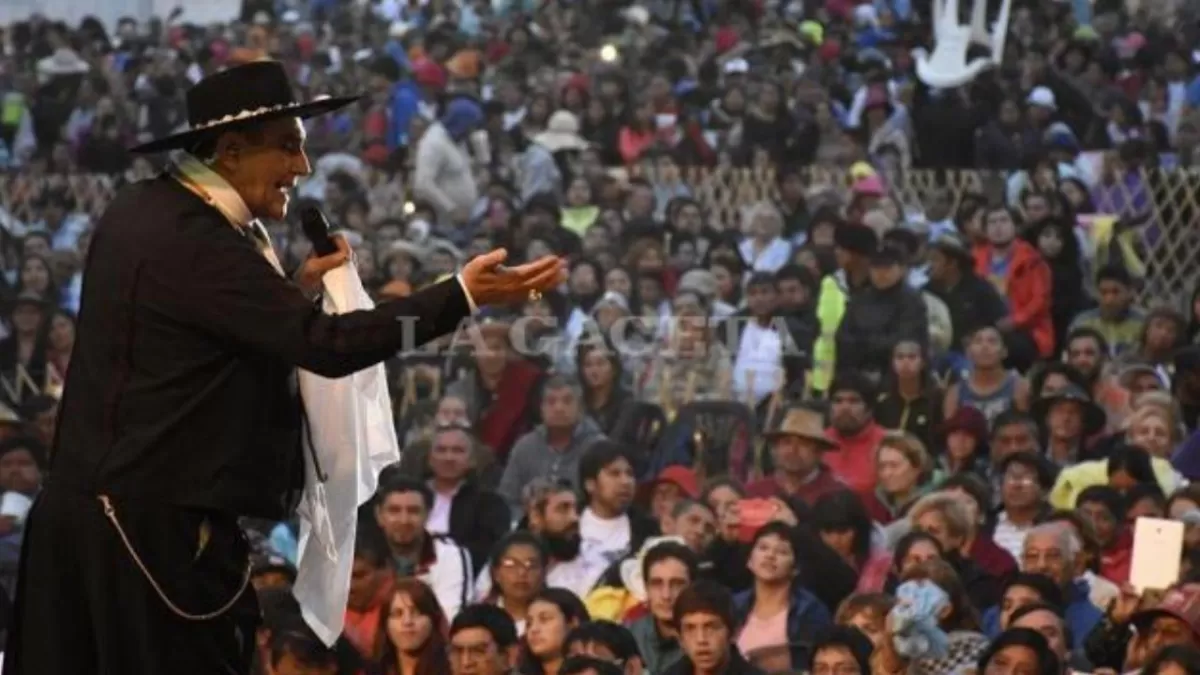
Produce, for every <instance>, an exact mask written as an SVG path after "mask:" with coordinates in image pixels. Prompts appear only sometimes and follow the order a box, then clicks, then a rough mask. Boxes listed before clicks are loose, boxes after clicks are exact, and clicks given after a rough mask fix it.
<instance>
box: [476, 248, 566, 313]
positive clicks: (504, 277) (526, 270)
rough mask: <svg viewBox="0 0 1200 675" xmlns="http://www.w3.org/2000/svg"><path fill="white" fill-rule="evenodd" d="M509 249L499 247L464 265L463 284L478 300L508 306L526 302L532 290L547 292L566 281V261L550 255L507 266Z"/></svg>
mask: <svg viewBox="0 0 1200 675" xmlns="http://www.w3.org/2000/svg"><path fill="white" fill-rule="evenodd" d="M507 259H508V252H507V251H505V250H504V249H502V248H498V249H496V250H494V251H491V252H489V253H485V254H484V255H481V256H477V257H475V258H473V259H471V261H470V262H468V263H467V264H466V266H464V267H463V270H462V280H463V284H464V285H465V286H466V287H467V290H468V291H470V293H471V297H472V298H474V300H475V303H476V304H478V305H480V306H482V305H504V304H512V303H516V302H523V301H524V300H526V299H527V298H528V297H529V295H530V294H531V293H532V292H535V291H536V292H538V293H544V292H546V291H548V290H550V289H552V288H555V287H556V286H558V285H559V284H561V283H563V282H564V281H566V278H567V268H566V263H565V262H563V260H562V259H561V258H557V257H554V256H546V257H544V258H539V259H538V260H534V261H533V262H530V263H526V264H524V265H518V266H516V267H505V266H504V261H505V260H507Z"/></svg>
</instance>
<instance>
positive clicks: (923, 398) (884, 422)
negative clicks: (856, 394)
mask: <svg viewBox="0 0 1200 675" xmlns="http://www.w3.org/2000/svg"><path fill="white" fill-rule="evenodd" d="M943 398H945V392H943V391H942V390H941V388H940V387H938V385H937V382H936V381H935V380H934V378H933V369H932V368H931V367H930V364H929V358H928V357H927V356H926V354H925V351H924V350H923V349H922V348H921V345H919V344H917V343H916V342H913V341H911V340H901V341H900V342H897V343H896V346H895V347H893V348H892V364H891V368H890V369H889V370H888V372H887V374H886V375H885V376H884V391H883V393H881V394H879V400H878V402H877V403H876V405H875V421H876V422H878V423H879V424H880V426H882V427H884V428H885V429H898V430H900V431H907V432H908V433H910V434H912V435H914V436H916V437H917V438H918V439H919V440H920V441H921V442H922V443H924V444H925V447H927V448H932V447H934V440H935V439H934V430H935V429H937V427H938V425H939V424H941V422H942V399H943Z"/></svg>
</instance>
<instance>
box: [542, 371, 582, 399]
mask: <svg viewBox="0 0 1200 675" xmlns="http://www.w3.org/2000/svg"><path fill="white" fill-rule="evenodd" d="M559 389H570V390H571V393H572V394H574V395H575V398H576V399H581V398H583V386H582V385H580V384H579V380H578V379H576V378H574V377H572V376H571V375H564V374H557V375H551V376H550V377H548V378H546V383H545V384H543V385H542V395H543V396H545V394H546V392H549V391H557V390H559Z"/></svg>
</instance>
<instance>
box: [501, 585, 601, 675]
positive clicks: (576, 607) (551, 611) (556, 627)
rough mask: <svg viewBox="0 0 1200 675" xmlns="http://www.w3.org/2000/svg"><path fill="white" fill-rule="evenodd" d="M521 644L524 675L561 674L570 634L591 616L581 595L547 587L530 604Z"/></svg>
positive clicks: (521, 662)
mask: <svg viewBox="0 0 1200 675" xmlns="http://www.w3.org/2000/svg"><path fill="white" fill-rule="evenodd" d="M527 616H528V620H527V624H526V630H525V637H524V640H523V644H522V645H521V659H520V662H519V663H520V665H519V666H518V667H517V669H518V670H519V671H520V672H521V675H558V669H559V668H560V667H561V666H562V663H563V661H564V660H566V656H567V635H568V634H569V633H570V632H571V629H573V628H575V627H577V626H579V625H580V624H582V623H586V622H587V621H588V620H589V619H590V618H591V617H590V615H589V614H588V611H587V608H586V607H584V605H583V601H582V600H580V599H579V596H577V595H575V594H574V593H572V592H571V591H568V590H566V589H564V588H546V589H543V590H542V591H541V592H540V593H538V594H537V595H535V596H534V598H533V602H531V603H530V604H529V613H528V615H527Z"/></svg>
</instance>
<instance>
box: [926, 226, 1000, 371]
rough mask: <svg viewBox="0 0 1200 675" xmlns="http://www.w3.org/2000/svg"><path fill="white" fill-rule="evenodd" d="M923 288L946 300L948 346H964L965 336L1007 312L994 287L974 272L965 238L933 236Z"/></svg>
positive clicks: (998, 318) (958, 349)
mask: <svg viewBox="0 0 1200 675" xmlns="http://www.w3.org/2000/svg"><path fill="white" fill-rule="evenodd" d="M925 290H927V291H929V292H930V293H932V294H933V295H935V296H937V297H938V298H940V299H941V301H942V302H944V303H946V309H948V310H950V324H951V325H952V326H953V327H954V331H953V335H952V337H951V339H950V345H951V347H950V349H951V351H954V352H959V353H961V352H963V351H964V350H965V346H964V341H965V340H966V337H967V336H968V335H970V334H972V333H974V332H975V331H976V330H977V329H979V328H982V327H983V326H994V325H996V323H997V322H998V321H1000V319H1003V318H1004V317H1006V316H1008V306H1007V305H1006V304H1005V303H1004V299H1003V298H1001V297H1000V294H999V293H998V292H997V291H996V287H995V286H992V285H991V284H989V283H988V282H987V281H985V280H983V279H981V278H979V277H978V276H976V274H975V260H974V258H972V257H971V249H970V247H969V246H968V245H967V242H966V240H965V239H964V238H963V236H962V235H960V234H958V233H947V234H943V235H940V236H938V237H937V238H936V239H934V240H933V243H932V244H931V245H930V249H929V283H928V284H927V285H926V286H925Z"/></svg>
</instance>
